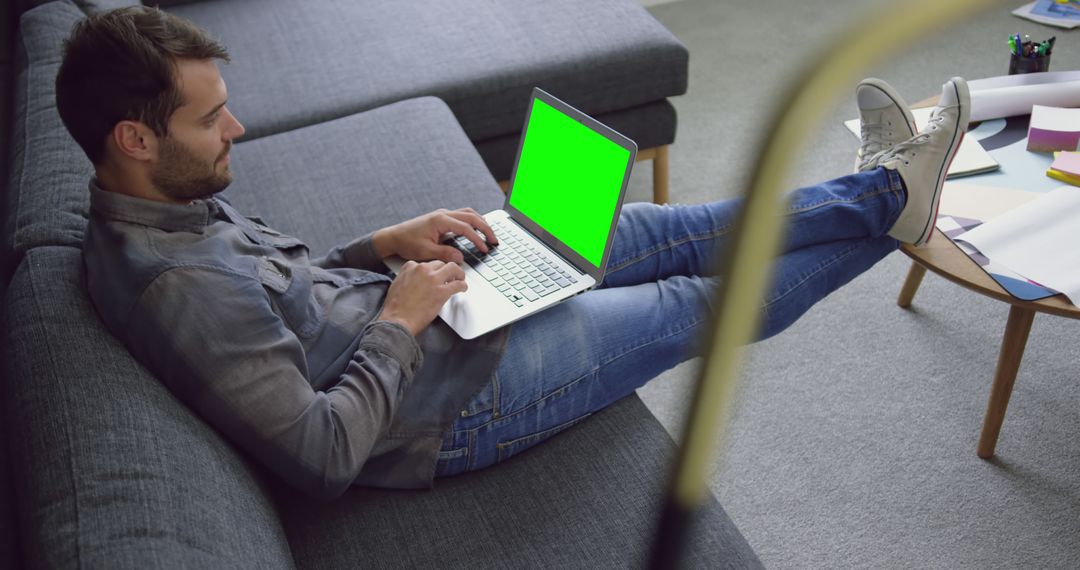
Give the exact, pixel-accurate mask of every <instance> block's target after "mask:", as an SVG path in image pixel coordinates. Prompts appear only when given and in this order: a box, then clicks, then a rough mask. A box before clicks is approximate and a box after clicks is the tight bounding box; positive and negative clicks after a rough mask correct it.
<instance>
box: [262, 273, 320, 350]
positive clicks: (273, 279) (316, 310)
mask: <svg viewBox="0 0 1080 570" xmlns="http://www.w3.org/2000/svg"><path fill="white" fill-rule="evenodd" d="M258 270H259V281H260V282H262V285H263V287H264V288H265V289H266V290H267V293H268V294H269V295H270V301H271V302H272V303H273V305H274V307H275V308H276V309H277V311H276V312H277V313H278V315H279V316H280V317H281V318H282V320H284V321H285V325H286V326H288V327H289V329H290V330H292V331H293V333H295V334H296V335H297V336H299V337H301V338H310V337H312V336H313V335H314V334H315V333H316V332H318V330H319V328H320V327H321V326H322V323H323V308H322V306H321V305H319V303H318V301H317V300H316V299H315V296H314V295H313V294H312V278H311V272H310V271H308V270H307V268H304V267H297V266H293V265H290V264H288V263H285V262H283V261H280V260H277V259H273V258H271V257H267V256H263V257H260V258H259V261H258Z"/></svg>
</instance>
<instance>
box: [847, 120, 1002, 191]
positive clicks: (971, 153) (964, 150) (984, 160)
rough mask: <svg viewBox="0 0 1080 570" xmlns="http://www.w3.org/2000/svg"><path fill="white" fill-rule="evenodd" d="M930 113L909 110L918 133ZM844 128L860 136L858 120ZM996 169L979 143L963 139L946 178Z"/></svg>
mask: <svg viewBox="0 0 1080 570" xmlns="http://www.w3.org/2000/svg"><path fill="white" fill-rule="evenodd" d="M932 112H933V109H932V108H923V109H912V110H911V114H912V115H913V116H914V117H915V126H916V127H918V129H919V131H922V130H923V129H925V128H926V123H928V122H929V121H930V113H932ZM844 126H845V127H847V128H848V130H849V131H851V132H852V133H853V134H854V135H855V136H856V137H861V136H862V135H861V128H860V124H859V120H858V119H851V120H849V121H844ZM997 168H998V163H997V161H996V160H994V158H993V157H991V156H990V153H988V152H986V150H985V149H983V147H982V145H981V144H979V141H977V140H975V139H974V138H972V137H964V140H962V141H960V148H959V149H958V150H957V151H956V156H955V157H953V161H952V164H950V165H949V172H948V176H951V177H954V178H955V177H957V176H965V175H970V174H979V173H982V172H988V171H991V170H996V169H997Z"/></svg>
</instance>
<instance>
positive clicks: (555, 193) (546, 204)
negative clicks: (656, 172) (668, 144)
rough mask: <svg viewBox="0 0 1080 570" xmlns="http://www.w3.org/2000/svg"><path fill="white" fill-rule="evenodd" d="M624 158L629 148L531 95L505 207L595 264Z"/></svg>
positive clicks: (623, 170) (600, 255) (601, 254)
mask: <svg viewBox="0 0 1080 570" xmlns="http://www.w3.org/2000/svg"><path fill="white" fill-rule="evenodd" d="M629 160H630V151H629V150H627V149H625V148H623V147H621V146H619V145H618V144H616V143H614V142H612V141H610V140H608V139H607V138H604V136H603V135H601V134H599V133H597V132H595V131H593V130H592V129H590V128H588V127H586V126H585V125H582V124H581V123H579V122H577V121H576V120H574V119H573V118H571V117H568V116H566V115H565V114H563V113H562V112H560V111H559V110H557V109H555V108H554V107H552V106H551V105H548V104H547V103H544V102H543V101H541V100H540V99H534V100H533V108H532V115H530V117H529V124H528V127H527V128H526V130H525V141H524V142H523V143H522V146H521V156H520V158H519V159H518V165H517V171H516V172H515V174H514V187H513V189H512V190H511V192H510V205H511V206H513V207H514V208H516V209H517V210H518V211H520V212H521V213H523V214H525V215H526V216H528V217H529V218H531V219H532V220H533V221H534V222H536V223H537V224H538V225H539V226H540V227H542V228H544V229H545V230H547V231H549V232H551V234H552V235H554V236H555V237H556V238H558V239H559V241H561V242H563V243H564V244H566V245H567V247H569V248H570V249H572V250H574V251H575V252H577V253H578V255H580V256H581V257H584V258H585V259H586V260H588V261H589V263H592V264H593V265H594V266H596V267H600V264H601V263H602V262H603V258H604V244H605V243H606V242H607V235H608V231H609V230H610V229H611V221H612V217H613V216H614V214H615V207H616V206H617V205H618V201H619V191H620V190H622V183H623V176H625V173H626V165H627V162H628V161H629Z"/></svg>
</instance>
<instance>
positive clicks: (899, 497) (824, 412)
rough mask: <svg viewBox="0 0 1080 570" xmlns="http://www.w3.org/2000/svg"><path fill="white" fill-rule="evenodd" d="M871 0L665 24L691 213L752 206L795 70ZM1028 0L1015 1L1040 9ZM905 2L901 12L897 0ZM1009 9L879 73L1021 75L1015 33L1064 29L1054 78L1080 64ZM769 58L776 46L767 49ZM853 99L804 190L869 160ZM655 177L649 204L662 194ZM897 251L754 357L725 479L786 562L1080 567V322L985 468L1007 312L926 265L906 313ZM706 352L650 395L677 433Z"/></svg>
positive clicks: (708, 10) (682, 18)
mask: <svg viewBox="0 0 1080 570" xmlns="http://www.w3.org/2000/svg"><path fill="white" fill-rule="evenodd" d="M880 3H882V0H875V2H856V1H854V0H845V1H842V2H841V1H826V0H810V1H804V2H778V1H775V0H771V1H759V2H753V3H751V2H745V3H744V2H718V1H715V0H682V1H679V2H674V3H670V4H663V5H657V6H653V7H651V8H650V11H651V12H652V13H653V14H654V15H655V16H656V17H657V18H658V19H659V20H660V21H662V22H663V23H664V24H665V25H667V26H668V28H669V29H671V30H672V31H673V32H674V33H675V34H676V35H677V36H678V37H679V38H680V39H682V41H683V42H685V43H686V45H687V46H688V47H689V49H690V54H691V57H690V90H689V93H688V94H687V95H685V96H683V97H680V98H677V99H675V100H674V103H675V106H676V107H677V109H678V111H679V118H680V127H679V134H678V140H677V143H676V144H675V146H674V147H673V148H672V155H671V184H672V187H671V196H672V199H673V201H679V202H684V203H697V202H703V201H707V200H713V199H719V198H724V197H730V196H733V195H736V194H738V193H739V192H740V191H741V189H742V183H743V182H744V181H745V180H746V179H747V176H748V175H747V165H748V163H749V160H750V158H751V157H752V156H753V153H754V149H755V147H756V145H757V143H758V140H759V138H758V132H757V130H756V129H755V125H757V124H759V123H760V122H761V121H762V120H764V118H765V117H766V116H767V114H768V112H769V111H770V110H771V106H772V105H774V104H775V103H776V101H775V97H776V93H777V92H778V91H779V90H780V89H781V88H782V87H783V86H784V85H785V81H786V78H787V77H788V76H789V75H790V74H791V73H792V71H793V70H795V69H797V68H798V67H799V66H800V64H801V63H803V62H804V61H805V60H804V58H806V57H808V56H809V54H811V53H813V52H814V51H816V50H819V49H820V48H821V47H822V46H823V45H824V42H825V41H826V40H827V38H828V37H830V35H831V33H832V32H834V31H835V30H837V29H839V28H840V27H841V26H843V25H846V24H847V23H848V22H849V21H850V20H851V19H852V18H853V17H854V16H855V14H854V13H853V10H855V7H859V8H858V9H859V10H862V9H863V7H865V6H868V5H872V4H880ZM1021 3H1022V2H1020V1H1019V0H1017V2H1016V5H1019V4H1021ZM891 4H893V5H896V6H897V9H900V6H902V5H903V3H891ZM1012 7H1015V6H1010V7H1008V8H999V9H993V10H992V11H989V12H986V13H984V14H983V15H980V16H978V17H976V18H973V19H972V20H971V21H970V22H968V23H966V24H964V25H962V26H960V27H958V28H956V29H953V30H951V31H949V32H947V33H942V34H938V35H936V36H935V37H933V38H930V39H928V40H926V41H925V42H923V43H922V44H921V45H920V46H919V47H917V48H915V49H912V50H909V51H908V52H906V53H904V54H901V55H899V56H898V57H896V58H895V59H894V60H892V61H889V62H886V63H884V64H882V65H881V66H880V67H879V68H876V69H873V70H871V71H869V72H868V75H877V76H879V77H883V78H885V79H887V80H889V81H890V82H892V83H893V84H894V85H895V86H896V87H897V88H898V89H899V90H900V92H901V93H902V94H904V95H905V96H907V97H909V98H910V99H911V100H918V99H922V98H923V97H925V96H927V95H930V94H932V93H934V92H936V91H938V90H939V89H940V84H941V83H942V82H943V81H944V80H945V79H947V78H948V77H950V76H951V75H954V74H955V75H963V76H966V77H968V78H971V79H974V78H979V77H986V76H991V75H998V74H1001V73H1004V72H1005V70H1006V69H1007V65H1008V56H1007V52H1006V47H1005V46H1006V40H1005V39H1006V37H1007V35H1008V34H1009V33H1013V32H1017V31H1019V32H1021V33H1028V34H1031V35H1032V36H1033V37H1035V38H1036V39H1043V38H1045V37H1049V36H1050V35H1053V34H1056V35H1057V36H1058V42H1057V47H1056V51H1055V53H1054V55H1053V61H1052V63H1051V69H1052V70H1065V69H1080V35H1078V34H1080V32H1065V31H1062V30H1054V29H1051V28H1047V27H1043V26H1040V25H1038V24H1034V23H1031V22H1027V21H1024V20H1020V19H1018V18H1015V17H1013V16H1011V15H1010V14H1009V11H1010V10H1011V8H1012ZM753 46H757V47H753ZM854 116H855V112H854V103H853V98H852V97H850V96H848V97H846V98H845V99H844V100H842V101H837V107H836V108H835V109H834V110H833V111H832V113H831V117H830V118H829V119H828V120H827V122H826V123H825V124H823V125H822V128H821V132H820V136H819V138H818V139H816V140H814V141H812V142H810V143H808V144H807V146H806V149H807V150H806V155H805V156H804V157H801V159H800V162H799V164H800V168H799V171H798V174H797V180H795V181H794V183H796V184H810V183H813V182H815V181H818V180H822V179H825V178H830V177H834V176H839V175H842V174H845V173H846V172H847V171H848V169H849V168H850V165H851V162H852V157H853V153H854V151H855V147H856V141H855V139H854V137H852V136H851V135H850V133H848V132H847V131H846V130H845V129H844V128H843V127H842V126H841V125H840V121H841V120H843V119H847V118H852V117H854ZM649 183H650V172H649V167H648V166H646V165H643V167H642V168H639V169H638V170H637V171H636V172H635V174H634V178H633V181H632V188H631V199H637V200H645V199H648V197H649V195H650V194H649V188H650V186H649ZM908 265H909V262H908V261H907V258H905V257H904V256H903V255H902V254H899V253H896V254H893V255H892V256H890V257H889V258H887V259H886V260H885V261H883V262H882V263H880V264H879V265H878V266H876V267H875V268H873V269H872V270H871V271H869V272H868V273H866V274H864V275H863V276H861V277H859V278H858V279H857V280H856V281H854V282H853V283H852V284H850V285H849V286H847V287H846V288H844V289H843V290H841V291H839V292H837V293H835V294H833V295H832V296H830V297H829V298H827V299H826V300H825V301H823V302H822V303H820V304H819V305H818V306H816V307H815V308H814V309H813V310H811V311H810V313H808V314H807V315H806V316H805V317H804V318H803V319H802V320H801V321H800V322H798V323H797V324H796V325H795V326H793V327H792V328H791V329H789V330H788V331H786V332H785V333H783V334H781V335H780V336H778V337H776V338H774V339H771V340H769V341H766V342H762V343H759V344H757V345H754V346H753V347H751V348H750V349H748V358H747V365H746V366H745V368H744V371H743V375H742V378H743V379H742V381H741V384H740V397H739V400H738V402H737V404H736V408H737V410H736V413H735V415H734V419H733V423H732V425H731V426H730V431H729V432H728V438H727V440H726V442H725V444H724V445H723V446H722V448H721V449H722V455H721V459H720V461H719V462H718V464H717V469H716V472H715V475H714V476H713V479H712V488H713V490H714V491H715V492H716V493H717V495H718V496H719V497H720V500H721V502H722V503H723V504H724V506H725V507H726V508H727V509H728V512H729V513H730V514H731V517H732V518H733V519H734V520H735V522H736V523H737V524H738V526H739V528H740V529H741V530H742V532H743V533H744V534H745V535H746V537H747V539H748V540H749V542H750V544H751V545H752V546H753V547H754V549H755V550H756V551H757V552H758V554H759V555H760V557H761V559H762V560H763V561H764V563H765V564H766V565H767V566H769V567H770V568H1075V567H1077V566H1078V565H1080V441H1078V439H1077V438H1076V435H1077V434H1080V409H1078V406H1077V404H1078V403H1080V383H1078V382H1077V380H1078V374H1077V367H1076V362H1077V360H1078V357H1080V348H1078V346H1080V344H1078V343H1077V341H1076V339H1077V337H1078V336H1080V321H1073V320H1066V319H1061V318H1057V317H1051V316H1047V315H1039V316H1038V317H1037V318H1036V319H1035V325H1034V328H1033V330H1032V333H1031V337H1030V340H1029V341H1028V348H1027V353H1026V355H1025V358H1024V361H1023V365H1022V367H1021V369H1020V374H1019V376H1018V378H1017V382H1016V388H1015V391H1014V393H1013V396H1012V400H1011V402H1010V404H1009V411H1008V414H1007V416H1006V419H1005V424H1004V427H1003V429H1002V434H1001V438H1000V440H999V443H998V447H997V458H996V459H994V460H993V461H989V462H987V461H983V460H981V459H979V458H978V457H977V456H976V455H975V444H976V441H977V439H978V434H979V430H980V427H981V425H982V417H983V412H984V411H985V406H986V398H987V395H988V393H989V386H990V380H991V377H992V374H993V371H994V366H995V363H996V355H997V351H998V348H999V344H1000V342H1001V334H1002V331H1003V328H1004V324H1005V318H1006V315H1007V313H1008V308H1007V307H1006V305H1004V304H1002V303H998V302H995V301H991V300H989V299H986V298H984V297H981V296H979V295H976V294H974V293H970V292H968V291H966V290H963V289H961V288H959V287H957V286H954V285H952V284H950V283H948V282H946V281H945V280H943V279H941V278H939V277H937V276H935V275H933V274H929V275H928V276H927V277H926V279H925V280H924V283H923V285H922V288H921V289H920V291H919V293H918V295H917V296H916V298H915V303H914V305H913V309H911V310H903V309H900V308H899V307H897V306H896V304H895V299H896V294H897V292H898V291H899V287H900V283H901V281H902V280H903V277H904V275H905V274H906V271H907V268H908ZM699 365H700V361H692V362H689V363H686V364H684V365H682V366H680V367H678V368H676V369H675V370H672V371H669V372H668V373H666V374H664V375H663V376H661V377H660V378H658V379H656V380H654V381H653V382H652V383H650V384H649V385H648V386H647V387H645V388H643V389H642V390H641V391H640V393H641V396H642V398H644V400H645V402H646V403H647V404H648V405H649V407H650V408H651V409H652V410H653V411H654V413H656V414H657V416H658V417H659V418H660V419H661V421H662V422H663V423H664V424H665V426H667V427H668V429H669V430H670V431H671V432H672V433H673V434H675V435H676V436H678V434H679V433H680V432H681V429H682V422H683V419H684V417H685V412H686V409H687V406H688V401H689V390H690V386H691V384H692V382H693V380H694V378H695V374H696V370H697V367H698V366H699Z"/></svg>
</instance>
